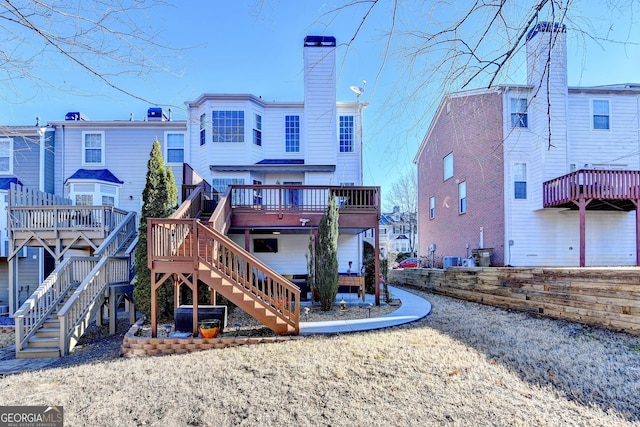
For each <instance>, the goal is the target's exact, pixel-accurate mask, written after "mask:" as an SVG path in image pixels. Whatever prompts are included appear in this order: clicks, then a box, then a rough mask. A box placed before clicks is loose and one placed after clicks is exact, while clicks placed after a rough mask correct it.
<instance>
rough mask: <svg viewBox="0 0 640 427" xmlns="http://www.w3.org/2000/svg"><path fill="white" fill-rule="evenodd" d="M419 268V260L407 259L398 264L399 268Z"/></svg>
mask: <svg viewBox="0 0 640 427" xmlns="http://www.w3.org/2000/svg"><path fill="white" fill-rule="evenodd" d="M417 266H418V259H417V258H407V259H405V260H404V261H401V262H400V264H398V267H399V268H416V267H417Z"/></svg>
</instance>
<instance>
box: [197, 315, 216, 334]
mask: <svg viewBox="0 0 640 427" xmlns="http://www.w3.org/2000/svg"><path fill="white" fill-rule="evenodd" d="M198 330H199V332H200V336H201V337H202V338H215V337H217V336H218V333H219V332H220V320H218V319H207V320H201V321H200V322H198Z"/></svg>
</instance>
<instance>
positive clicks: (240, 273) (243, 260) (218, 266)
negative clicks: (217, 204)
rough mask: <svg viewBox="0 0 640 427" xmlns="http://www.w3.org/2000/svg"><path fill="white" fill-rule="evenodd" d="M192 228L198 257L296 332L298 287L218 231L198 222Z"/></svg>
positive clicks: (298, 310)
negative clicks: (194, 232) (274, 313)
mask: <svg viewBox="0 0 640 427" xmlns="http://www.w3.org/2000/svg"><path fill="white" fill-rule="evenodd" d="M196 228H197V233H198V259H199V260H200V261H201V262H203V263H204V264H205V265H207V266H208V267H209V268H213V269H214V270H216V271H218V272H220V273H221V274H222V275H223V276H224V277H226V278H227V279H229V281H230V282H231V283H234V284H235V285H238V286H240V287H242V288H243V290H244V291H245V292H246V293H249V294H252V295H254V296H255V297H257V298H258V299H259V300H260V301H262V302H263V303H265V304H266V306H267V307H269V308H270V309H271V310H272V311H275V312H278V313H280V317H281V319H282V320H284V321H285V322H287V323H288V324H289V325H291V326H293V327H294V328H295V333H296V334H298V333H299V325H298V322H299V320H300V288H299V287H297V286H296V285H294V284H293V283H291V282H290V281H288V280H287V279H285V278H284V277H282V276H281V275H280V273H278V272H276V271H275V270H272V269H271V268H270V267H269V266H268V265H266V264H265V263H263V262H262V261H260V260H259V259H258V258H255V257H253V256H252V255H251V254H249V253H248V252H247V251H245V250H244V249H243V248H242V247H241V246H239V245H237V244H236V243H235V242H234V241H233V240H231V239H229V238H228V237H227V236H225V235H224V234H222V233H220V232H219V231H217V230H214V229H211V228H209V227H207V226H205V225H203V224H200V223H198V224H197V225H196Z"/></svg>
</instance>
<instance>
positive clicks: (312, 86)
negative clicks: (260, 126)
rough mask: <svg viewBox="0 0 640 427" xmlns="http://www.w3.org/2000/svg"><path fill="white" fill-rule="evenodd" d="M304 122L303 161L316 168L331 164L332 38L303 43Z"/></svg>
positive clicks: (333, 157)
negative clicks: (314, 165) (304, 154)
mask: <svg viewBox="0 0 640 427" xmlns="http://www.w3.org/2000/svg"><path fill="white" fill-rule="evenodd" d="M304 120H305V126H304V128H303V129H304V131H305V132H306V138H305V141H306V148H305V151H306V154H307V155H306V156H305V158H306V159H307V160H308V161H310V162H313V163H316V164H335V162H336V159H337V154H336V149H335V147H336V146H337V133H336V38H335V37H330V36H307V37H305V39H304ZM327 162H328V163H327Z"/></svg>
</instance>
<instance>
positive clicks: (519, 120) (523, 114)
mask: <svg viewBox="0 0 640 427" xmlns="http://www.w3.org/2000/svg"><path fill="white" fill-rule="evenodd" d="M511 127H512V128H526V127H528V123H527V98H511Z"/></svg>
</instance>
